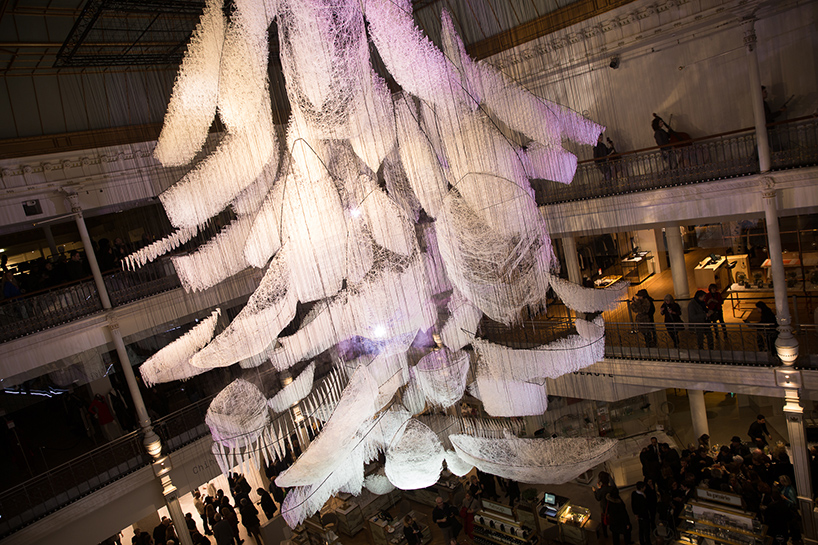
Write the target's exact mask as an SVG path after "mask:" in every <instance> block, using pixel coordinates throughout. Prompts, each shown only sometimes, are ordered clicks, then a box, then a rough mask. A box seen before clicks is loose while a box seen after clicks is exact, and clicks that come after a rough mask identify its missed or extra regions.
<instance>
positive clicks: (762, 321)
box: [630, 284, 778, 352]
mask: <svg viewBox="0 0 818 545" xmlns="http://www.w3.org/2000/svg"><path fill="white" fill-rule="evenodd" d="M654 303H655V300H654V299H653V297H651V296H650V294H649V293H648V290H646V289H640V290H639V291H637V292H636V295H634V296H633V299H631V301H630V309H631V312H632V313H633V319H634V322H636V324H637V329H638V331H639V332H640V333H641V334H642V335H643V336H644V338H645V346H647V347H648V348H653V347H656V346H657V344H658V336H657V333H656V325H655V314H656V305H655V304H654ZM723 305H724V296H723V294H722V292H720V291H719V289H718V286H716V284H710V286H709V287H708V290H707V291H706V292H705V291H704V290H698V291H696V293H695V295H694V296H693V299H692V300H691V301H690V304H689V305H688V306H687V324H688V327H689V328H690V329H691V330H692V331H693V333H695V335H696V346H697V347H698V348H699V349H700V350H701V349H703V348H704V346H705V341H706V344H707V349H708V350H713V349H714V347H715V342H714V339H715V340H717V341H718V340H719V335H720V334H721V337H722V338H723V339H724V340H725V341H727V326H726V324H725V322H724V310H723V308H722V307H723ZM755 306H756V308H757V309H758V311H759V312H760V318H759V320H758V322H757V323H756V327H757V344H758V350H759V351H761V352H763V351H765V350H769V351H774V350H775V339H776V338H777V337H778V331H777V330H776V327H777V325H778V323H777V321H776V317H775V313H774V312H773V311H772V309H770V307H768V306H767V304H766V303H765V302H764V301H758V302H757V303H756V305H755ZM659 312H660V314H661V316H663V317H664V323H665V329H666V331H667V334H668V336H669V337H670V340H671V341H672V342H673V346H674V347H675V348H679V346H680V336H679V333H680V332H681V331H684V330H685V322H684V319H683V318H682V308H681V306H679V303H677V302H676V300H675V299H674V298H673V296H672V295H670V294H667V295H665V298H664V301H663V303H662V306H661V307H660V309H659ZM718 324H721V326H720V327H719V326H718Z"/></svg>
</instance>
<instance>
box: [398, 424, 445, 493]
mask: <svg viewBox="0 0 818 545" xmlns="http://www.w3.org/2000/svg"><path fill="white" fill-rule="evenodd" d="M443 458H444V452H443V446H442V445H441V444H440V440H439V439H438V438H437V434H435V432H433V431H432V430H430V429H429V428H428V427H427V426H426V425H424V424H422V423H421V422H420V421H418V420H415V419H414V418H413V419H411V420H409V421H408V422H407V423H406V426H405V427H404V428H403V433H400V434H399V436H398V437H397V438H396V439H395V440H393V442H392V444H391V445H389V448H388V449H387V450H386V464H385V466H384V469H385V471H386V476H387V477H388V478H389V481H390V482H391V483H392V484H394V485H395V486H396V487H398V488H400V489H401V490H416V489H419V488H426V487H428V486H432V485H433V484H435V483H436V482H437V480H438V479H439V478H440V472H441V470H442V469H443Z"/></svg>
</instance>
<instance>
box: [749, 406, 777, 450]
mask: <svg viewBox="0 0 818 545" xmlns="http://www.w3.org/2000/svg"><path fill="white" fill-rule="evenodd" d="M747 435H749V436H750V440H751V441H752V442H753V443H755V445H756V446H757V447H758V448H760V449H761V450H764V447H766V446H767V445H768V444H769V443H767V439H768V438H769V439H772V438H773V437H772V435H770V431H769V430H768V429H767V419H766V418H764V415H763V414H759V415H757V416H756V420H755V422H753V423H752V424H750V428H749V429H748V430H747ZM765 435H766V437H765Z"/></svg>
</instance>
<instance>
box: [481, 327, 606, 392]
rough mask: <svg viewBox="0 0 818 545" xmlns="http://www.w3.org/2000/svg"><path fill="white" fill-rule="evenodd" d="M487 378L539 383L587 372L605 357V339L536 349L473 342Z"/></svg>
mask: <svg viewBox="0 0 818 545" xmlns="http://www.w3.org/2000/svg"><path fill="white" fill-rule="evenodd" d="M472 346H474V349H475V351H476V352H477V354H478V356H479V357H480V361H481V362H482V363H483V365H484V366H485V371H486V372H487V374H488V375H489V376H490V377H491V378H494V379H496V380H513V381H522V382H528V381H539V379H543V378H557V377H559V376H562V375H564V374H566V373H573V372H575V371H579V370H580V369H584V368H585V367H588V366H590V365H593V364H595V363H596V362H598V361H600V360H602V358H603V357H605V337H603V336H599V337H597V338H595V339H587V338H585V337H582V336H580V335H571V336H569V337H565V338H562V339H558V340H556V341H554V342H552V343H549V344H546V345H543V346H539V347H536V348H532V349H519V348H516V349H515V348H509V347H507V346H503V345H500V344H495V343H492V342H490V341H486V340H484V339H474V341H472Z"/></svg>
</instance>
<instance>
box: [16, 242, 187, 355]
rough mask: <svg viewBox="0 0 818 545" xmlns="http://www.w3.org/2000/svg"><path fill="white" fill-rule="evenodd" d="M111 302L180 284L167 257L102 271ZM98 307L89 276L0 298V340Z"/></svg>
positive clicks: (41, 328)
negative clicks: (134, 267)
mask: <svg viewBox="0 0 818 545" xmlns="http://www.w3.org/2000/svg"><path fill="white" fill-rule="evenodd" d="M102 278H103V281H104V282H105V287H106V289H107V291H108V297H109V298H110V300H111V304H112V305H113V306H119V305H124V304H126V303H130V302H133V301H136V300H139V299H142V298H144V297H149V296H151V295H156V294H158V293H162V292H165V291H168V290H172V289H175V288H178V287H180V286H181V283H180V282H179V277H178V276H177V275H176V271H175V270H174V268H173V262H172V261H171V260H170V259H169V258H161V259H158V260H157V261H155V262H153V263H148V264H146V265H145V266H144V267H141V268H139V269H137V270H136V271H122V270H117V271H112V272H106V273H105V274H104V275H103V277H102ZM100 310H102V302H101V300H100V298H99V293H98V291H97V286H96V284H95V282H94V280H93V278H92V277H88V278H85V279H83V280H80V281H78V282H73V283H70V284H63V285H60V286H57V287H54V288H49V289H46V290H40V291H37V292H34V293H30V294H26V295H21V296H18V297H15V298H12V299H4V300H2V301H0V342H5V341H10V340H12V339H16V338H18V337H23V336H25V335H30V334H31V333H36V332H38V331H42V330H44V329H49V328H51V327H55V326H58V325H61V324H64V323H67V322H71V321H73V320H76V319H78V318H82V317H84V316H90V315H91V314H94V313H95V312H99V311H100Z"/></svg>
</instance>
